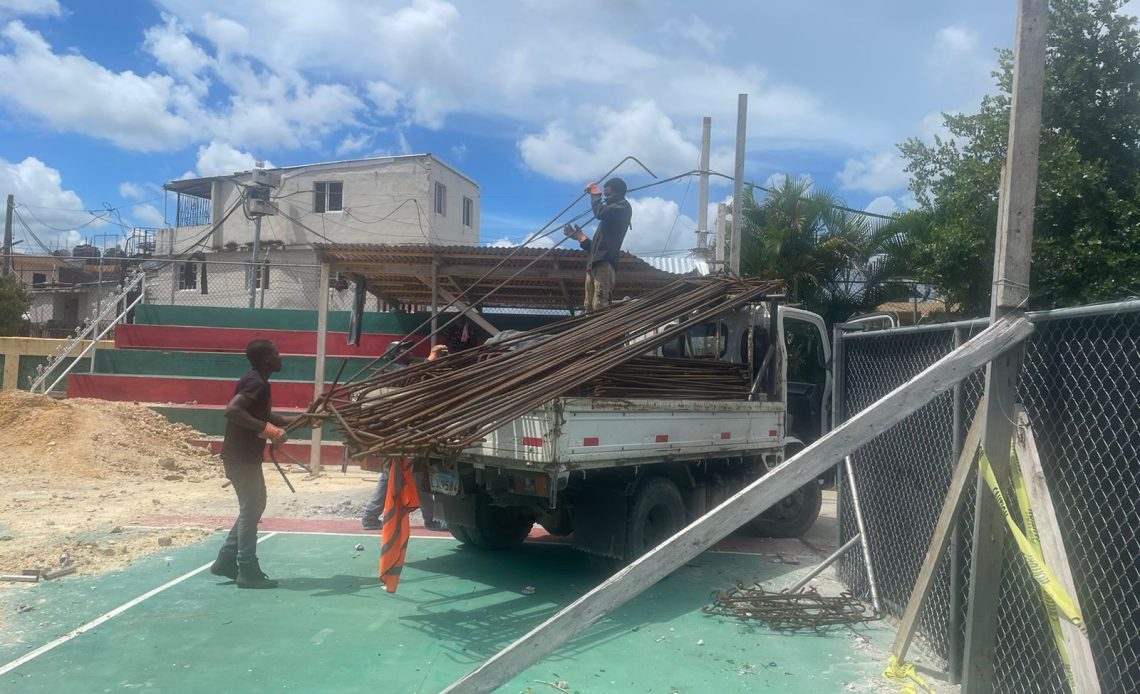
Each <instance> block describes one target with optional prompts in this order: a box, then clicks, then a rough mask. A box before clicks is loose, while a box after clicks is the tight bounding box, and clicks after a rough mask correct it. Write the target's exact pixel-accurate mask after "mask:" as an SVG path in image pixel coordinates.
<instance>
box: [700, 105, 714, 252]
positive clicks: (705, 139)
mask: <svg viewBox="0 0 1140 694" xmlns="http://www.w3.org/2000/svg"><path fill="white" fill-rule="evenodd" d="M711 140H712V118H709V117H708V116H705V118H704V121H703V122H702V123H701V164H700V167H701V173H700V179H699V180H700V184H699V185H698V186H697V255H699V256H700V257H701V258H702V259H704V260H706V261H707V260H709V242H708V238H709V147H710V142H711Z"/></svg>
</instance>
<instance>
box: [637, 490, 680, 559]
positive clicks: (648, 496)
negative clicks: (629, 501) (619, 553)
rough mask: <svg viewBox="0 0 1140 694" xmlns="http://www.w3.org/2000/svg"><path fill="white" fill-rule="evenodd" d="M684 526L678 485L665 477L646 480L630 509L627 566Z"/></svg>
mask: <svg viewBox="0 0 1140 694" xmlns="http://www.w3.org/2000/svg"><path fill="white" fill-rule="evenodd" d="M686 524H687V521H686V519H685V502H684V500H683V499H681V492H679V491H678V490H677V485H675V484H673V482H672V481H670V480H669V479H667V478H665V477H657V476H653V477H647V478H646V479H645V480H643V481H642V483H641V486H640V487H639V488H638V490H637V492H636V493H635V494H634V497H633V505H632V506H631V507H630V509H629V519H628V522H627V525H626V544H625V547H626V551H625V560H626V563H629V562H631V561H633V560H635V559H637V558H638V557H640V556H641V555H643V554H645V553H646V552H648V551H649V550H651V549H653V548H654V547H656V546H657V545H659V544H661V543H662V542H663V541H665V540H666V539H668V538H670V537H672V536H673V535H675V534H676V533H677V531H678V530H680V529H681V528H683V527H685V525H686Z"/></svg>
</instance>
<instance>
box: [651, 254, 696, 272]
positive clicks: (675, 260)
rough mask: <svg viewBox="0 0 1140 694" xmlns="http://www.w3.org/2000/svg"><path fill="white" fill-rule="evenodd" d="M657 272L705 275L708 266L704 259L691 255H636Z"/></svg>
mask: <svg viewBox="0 0 1140 694" xmlns="http://www.w3.org/2000/svg"><path fill="white" fill-rule="evenodd" d="M637 257H638V258H641V259H642V260H644V261H645V262H646V263H649V264H650V265H652V266H653V267H655V268H657V269H658V270H662V271H664V272H670V273H672V274H674V275H707V274H709V264H708V262H707V261H706V260H705V259H704V258H698V257H696V256H693V255H687V254H686V255H644V254H642V255H638V256H637Z"/></svg>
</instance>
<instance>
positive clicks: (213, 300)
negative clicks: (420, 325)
mask: <svg viewBox="0 0 1140 694" xmlns="http://www.w3.org/2000/svg"><path fill="white" fill-rule="evenodd" d="M268 254H269V255H268V265H269V283H268V284H269V287H268V289H266V290H264V291H262V290H260V289H258V290H257V295H256V298H255V300H256V308H293V309H316V308H317V301H318V299H319V297H320V294H319V291H318V283H319V280H320V266H319V265H318V263H317V256H316V253H315V252H314V251H313V250H311V249H305V248H288V249H283V250H282V249H270V250H269V251H268ZM262 255H263V257H264V253H263V254H262ZM207 258H208V260H207V262H206V267H207V270H206V273H207V282H206V286H207V290H208V291H207V293H206V294H203V293H202V284H201V275H200V274H199V277H198V287H197V288H196V289H178V286H179V283H178V273H179V272H180V271H181V265H182V264H181V263H172V264H171V265H170V266H169V267H166V268H163V269H161V270H159V271H157V272H156V273H154V274H152V275H150V276H148V277H147V299H146V302H147V303H154V304H168V305H173V306H220V307H228V308H246V307H248V306H249V289H248V286H249V285H248V284H246V272H247V269H248V268H249V261H250V253H249V251H233V252H228V251H221V252H218V253H210V254H208V255H207ZM199 265H200V264H199ZM328 292H329V310H330V311H348V310H350V309H351V307H352V287H351V283H350V285H349V287H348V288H347V289H343V290H336V289H329V290H328ZM379 309H380V305H379V302H378V300H377V299H376V297H374V296H372V295H371V294H369V295H368V296H367V297H366V300H365V304H364V310H365V311H378V310H379Z"/></svg>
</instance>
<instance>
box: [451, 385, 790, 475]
mask: <svg viewBox="0 0 1140 694" xmlns="http://www.w3.org/2000/svg"><path fill="white" fill-rule="evenodd" d="M783 423H784V404H783V403H778V402H777V403H773V402H741V401H729V400H640V399H629V400H617V399H605V398H558V399H556V400H553V401H551V402H549V403H547V404H546V405H544V406H542V407H540V408H538V409H536V410H534V411H532V412H530V413H528V414H526V415H523V416H522V417H519V418H517V419H514V420H512V421H510V422H508V423H507V424H505V425H504V426H502V427H500V428H498V429H496V430H495V431H493V432H492V433H491V434H490V435H488V436H487V437H486V438H484V439H483V440H482V441H481V442H479V443H477V444H475V445H474V446H472V447H470V448H468V449H466V450H465V451H464V453H463V454H462V456H461V458H462V459H463V460H467V461H470V462H474V463H477V464H478V463H484V464H490V465H496V466H501V467H508V468H526V469H534V468H543V469H547V470H550V471H555V470H571V469H579V470H580V469H592V468H605V467H613V466H620V465H634V464H638V463H646V462H659V461H661V460H664V459H672V460H694V459H700V458H712V457H724V456H732V455H741V454H749V453H756V452H758V451H761V450H767V451H771V450H773V449H779V448H781V447H782V445H783V439H784V430H783V428H784V424H783Z"/></svg>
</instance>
